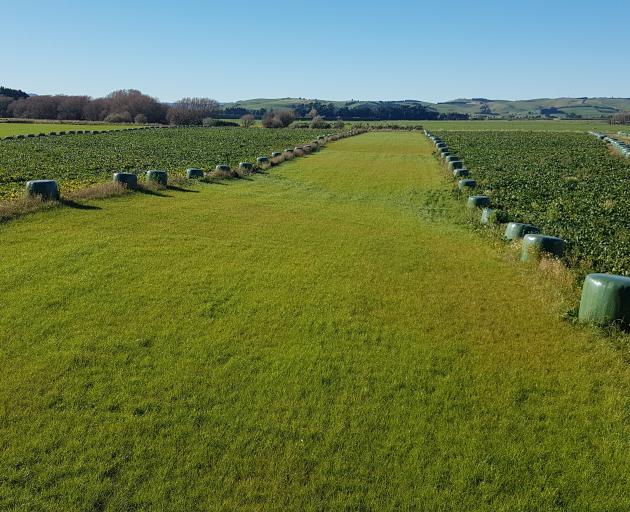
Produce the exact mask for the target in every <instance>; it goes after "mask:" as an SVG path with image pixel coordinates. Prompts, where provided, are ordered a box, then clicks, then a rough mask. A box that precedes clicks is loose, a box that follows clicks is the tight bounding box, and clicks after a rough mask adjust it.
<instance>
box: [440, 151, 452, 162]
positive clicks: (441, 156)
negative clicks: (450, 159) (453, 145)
mask: <svg viewBox="0 0 630 512" xmlns="http://www.w3.org/2000/svg"><path fill="white" fill-rule="evenodd" d="M449 155H450V153H449V152H448V151H444V152H442V153H440V158H441V159H442V160H444V161H446V157H447V156H449Z"/></svg>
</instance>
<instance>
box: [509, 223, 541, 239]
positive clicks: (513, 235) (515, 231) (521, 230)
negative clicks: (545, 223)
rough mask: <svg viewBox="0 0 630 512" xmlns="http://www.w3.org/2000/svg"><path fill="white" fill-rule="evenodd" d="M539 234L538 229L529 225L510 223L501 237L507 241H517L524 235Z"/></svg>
mask: <svg viewBox="0 0 630 512" xmlns="http://www.w3.org/2000/svg"><path fill="white" fill-rule="evenodd" d="M530 233H531V234H536V233H540V229H538V228H537V227H536V226H532V225H531V224H523V223H521V222H510V223H509V224H508V225H507V226H506V228H505V233H504V235H503V237H504V238H505V239H507V240H518V239H520V238H523V237H524V236H525V235H529V234H530Z"/></svg>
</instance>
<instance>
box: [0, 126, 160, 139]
mask: <svg viewBox="0 0 630 512" xmlns="http://www.w3.org/2000/svg"><path fill="white" fill-rule="evenodd" d="M153 128H156V127H154V126H134V127H131V128H123V129H120V130H112V129H109V130H62V131H54V132H48V133H44V132H42V133H37V134H36V133H27V134H18V135H7V136H6V137H2V139H0V140H22V139H27V138H33V137H59V136H62V135H103V134H106V133H115V132H120V131H137V130H150V129H153Z"/></svg>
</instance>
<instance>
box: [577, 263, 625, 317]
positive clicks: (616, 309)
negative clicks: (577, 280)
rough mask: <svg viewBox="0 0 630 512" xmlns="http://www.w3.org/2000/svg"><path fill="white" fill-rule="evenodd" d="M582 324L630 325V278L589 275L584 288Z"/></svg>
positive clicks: (581, 303)
mask: <svg viewBox="0 0 630 512" xmlns="http://www.w3.org/2000/svg"><path fill="white" fill-rule="evenodd" d="M578 319H579V320H580V322H584V323H590V324H597V325H606V324H611V323H615V322H617V323H619V322H621V323H623V324H625V325H627V324H629V323H630V277H624V276H617V275H614V274H589V275H588V276H586V279H585V280H584V285H583V286H582V299H581V300H580V312H579V314H578Z"/></svg>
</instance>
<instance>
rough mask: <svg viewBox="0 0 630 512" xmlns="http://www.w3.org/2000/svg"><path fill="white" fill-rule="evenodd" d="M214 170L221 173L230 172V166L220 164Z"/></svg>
mask: <svg viewBox="0 0 630 512" xmlns="http://www.w3.org/2000/svg"><path fill="white" fill-rule="evenodd" d="M214 169H215V171H219V172H230V166H229V165H227V164H219V165H217V166H216V167H215V168H214Z"/></svg>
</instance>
